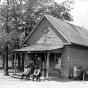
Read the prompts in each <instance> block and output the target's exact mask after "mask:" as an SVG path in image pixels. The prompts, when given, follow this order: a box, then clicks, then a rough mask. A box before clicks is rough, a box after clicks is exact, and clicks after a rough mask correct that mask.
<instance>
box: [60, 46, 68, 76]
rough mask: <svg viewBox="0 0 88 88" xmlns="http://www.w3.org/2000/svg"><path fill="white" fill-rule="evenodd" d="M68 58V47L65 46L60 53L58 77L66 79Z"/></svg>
mask: <svg viewBox="0 0 88 88" xmlns="http://www.w3.org/2000/svg"><path fill="white" fill-rule="evenodd" d="M68 58H69V46H65V48H64V50H63V53H62V60H61V64H62V65H61V70H60V76H63V77H68V66H69V62H68Z"/></svg>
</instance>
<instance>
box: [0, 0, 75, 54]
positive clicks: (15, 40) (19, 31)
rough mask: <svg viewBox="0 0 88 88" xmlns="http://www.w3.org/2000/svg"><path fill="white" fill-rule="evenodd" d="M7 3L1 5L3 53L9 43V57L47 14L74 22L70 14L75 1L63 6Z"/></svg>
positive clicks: (50, 0)
mask: <svg viewBox="0 0 88 88" xmlns="http://www.w3.org/2000/svg"><path fill="white" fill-rule="evenodd" d="M7 1H8V0H4V3H2V4H1V5H0V31H1V32H0V35H1V36H0V41H1V46H2V47H1V50H2V53H3V51H4V48H5V45H6V44H7V43H9V46H10V47H9V48H8V49H9V52H8V54H9V55H12V54H13V50H14V49H17V48H18V47H19V48H20V47H21V46H22V44H23V41H24V39H25V37H26V36H27V35H28V34H29V33H30V32H31V30H32V29H33V28H34V26H35V25H36V24H37V22H38V21H39V19H40V18H41V17H42V16H43V15H44V14H45V13H47V14H50V15H53V16H54V17H57V18H59V19H62V20H66V21H72V20H73V18H72V16H71V15H70V13H69V12H70V11H71V10H72V8H71V5H73V4H74V1H73V0H66V1H65V2H63V3H62V4H58V3H56V2H55V1H54V0H9V1H8V4H7ZM7 9H8V10H7ZM7 17H8V20H7ZM3 54H4V53H3Z"/></svg>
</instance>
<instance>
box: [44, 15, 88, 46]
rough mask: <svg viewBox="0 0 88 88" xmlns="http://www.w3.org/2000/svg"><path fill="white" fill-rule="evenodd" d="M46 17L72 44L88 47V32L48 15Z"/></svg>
mask: <svg viewBox="0 0 88 88" xmlns="http://www.w3.org/2000/svg"><path fill="white" fill-rule="evenodd" d="M45 17H46V18H47V19H49V20H50V21H51V22H52V23H53V24H54V25H55V26H56V27H57V30H58V31H59V30H60V31H61V32H62V34H63V35H64V36H65V37H66V38H67V39H68V40H69V41H70V42H71V43H76V44H79V45H84V46H88V31H87V30H86V29H84V28H82V27H78V26H75V25H73V24H70V23H68V22H65V21H62V20H60V19H58V18H55V17H53V16H51V15H48V14H46V15H45Z"/></svg>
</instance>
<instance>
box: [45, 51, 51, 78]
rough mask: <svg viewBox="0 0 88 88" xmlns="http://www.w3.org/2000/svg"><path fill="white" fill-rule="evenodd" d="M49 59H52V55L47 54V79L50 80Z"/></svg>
mask: <svg viewBox="0 0 88 88" xmlns="http://www.w3.org/2000/svg"><path fill="white" fill-rule="evenodd" d="M49 57H50V53H49V52H47V61H46V65H47V71H46V77H47V78H49Z"/></svg>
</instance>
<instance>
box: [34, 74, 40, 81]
mask: <svg viewBox="0 0 88 88" xmlns="http://www.w3.org/2000/svg"><path fill="white" fill-rule="evenodd" d="M40 76H41V73H39V74H38V75H33V81H34V78H36V80H37V81H38V79H39V80H40Z"/></svg>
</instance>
